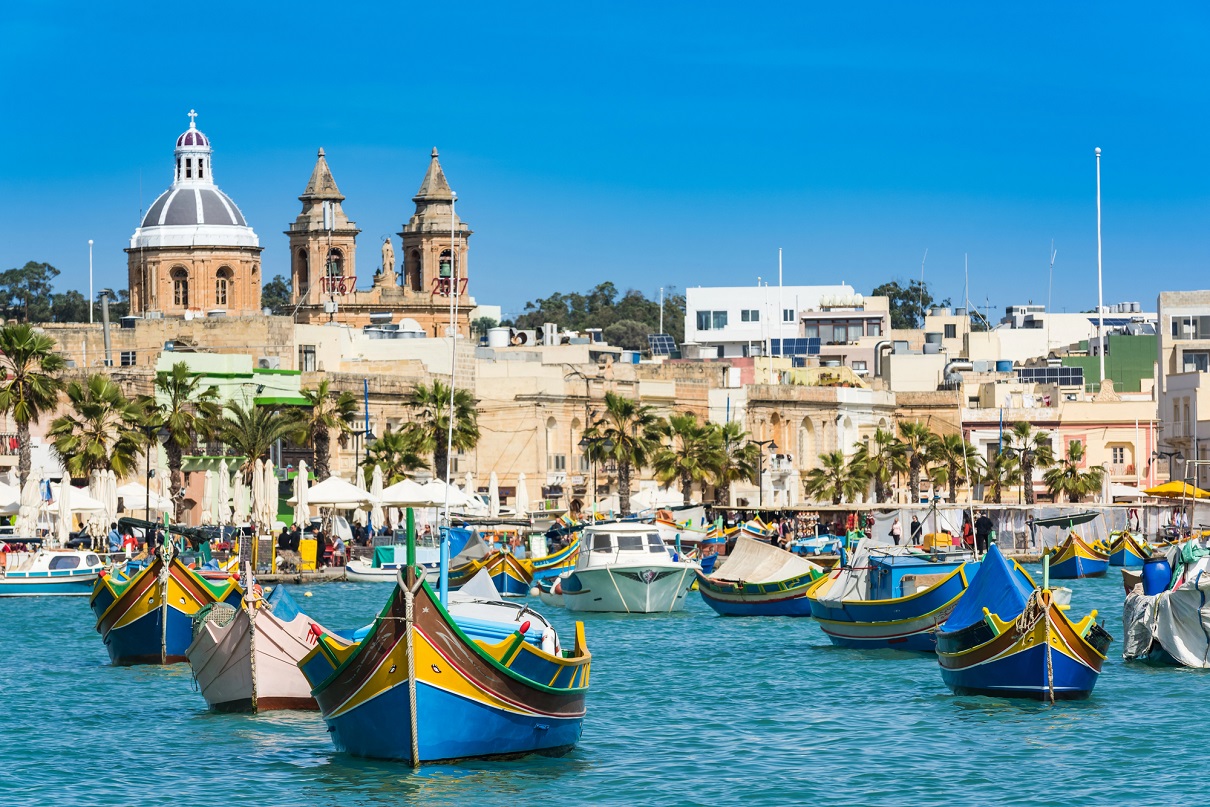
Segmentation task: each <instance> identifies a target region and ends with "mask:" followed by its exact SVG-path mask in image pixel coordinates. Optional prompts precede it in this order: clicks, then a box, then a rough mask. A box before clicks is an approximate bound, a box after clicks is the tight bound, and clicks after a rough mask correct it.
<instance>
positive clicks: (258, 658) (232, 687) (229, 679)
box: [185, 586, 337, 712]
mask: <svg viewBox="0 0 1210 807" xmlns="http://www.w3.org/2000/svg"><path fill="white" fill-rule="evenodd" d="M252 591H253V595H252V596H251V597H247V598H245V599H244V600H243V601H242V602H241V603H240V605H239V607H233V606H231V605H230V604H228V603H225V602H216V603H211V604H210V605H207V606H204V607H203V608H201V609H199V610H198V612H197V613H196V614H194V615H193V643H192V644H190V645H189V648H188V649H187V650H186V651H185V657H186V658H187V659H188V661H189V666H190V667H192V669H193V680H194V681H195V682H197V685H198V689H200V690H201V693H202V697H204V698H205V699H206V703H207V705H209V706H210V708H211V709H213V710H215V711H216V712H265V711H270V710H274V709H316V708H318V707H317V706H316V705H315V698H314V697H312V696H311V685H310V684H309V683H308V682H307V679H306V678H305V677H304V676H303V674H302V671H301V670H299V669H298V662H299V661H300V660H301V659H302V658H303V656H305V655H306V654H307V653H309V652H310V651H311V649H312V648H313V647H314V646H315V639H316V636H317V635H318V634H319V633H320V632H322V628H319V629H316V628H313V627H312V626H313V624H314V623H313V622H312V621H311V619H310V618H309V617H308V616H307V615H306V614H304V613H302V612H301V611H300V610H299V609H298V604H297V603H296V602H295V601H294V598H293V597H291V596H290V595H289V594H288V593H287V592H286V588H285V586H277V587H276V588H274V589H273V593H272V594H270V595H269V597H268V598H267V599H262V598H261V597H260V587H259V586H253V587H252ZM336 641H337V639H336V638H333V642H336Z"/></svg>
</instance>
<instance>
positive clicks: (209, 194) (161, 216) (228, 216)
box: [130, 110, 260, 249]
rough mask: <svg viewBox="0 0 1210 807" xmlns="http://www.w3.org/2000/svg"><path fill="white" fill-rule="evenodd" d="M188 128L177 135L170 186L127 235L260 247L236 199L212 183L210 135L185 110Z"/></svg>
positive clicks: (151, 243) (183, 243)
mask: <svg viewBox="0 0 1210 807" xmlns="http://www.w3.org/2000/svg"><path fill="white" fill-rule="evenodd" d="M189 117H190V121H189V128H188V129H187V130H186V131H185V132H184V133H183V134H182V135H181V136H180V137H178V138H177V139H176V150H175V155H174V156H175V169H174V173H173V182H172V186H171V187H170V188H168V190H166V191H164V192H163V193H162V194H160V196H159V198H157V199H156V200H155V201H154V202H153V203H152V205H151V207H150V208H148V210H147V214H146V215H145V216H143V221H142V222H141V224H140V225H139V229H137V230H135V233H134V236H133V237H131V239H130V246H131V248H132V249H139V248H150V247H259V246H260V239H258V238H257V236H256V233H255V232H253V230H252V228H251V227H249V226H248V222H247V221H246V220H245V219H244V214H243V213H241V212H240V210H239V208H238V207H236V204H235V202H233V201H232V200H231V197H229V196H228V195H227V194H225V193H223V192H222V191H221V190H219V188H218V186H217V185H215V184H214V178H213V173H212V165H211V156H212V151H211V148H210V139H209V138H207V137H206V135H205V134H203V133H202V132H201V131H199V130H198V128H197V126H196V125H195V123H194V121H193V118H195V117H197V113H196V112H194V111H193V110H190V111H189Z"/></svg>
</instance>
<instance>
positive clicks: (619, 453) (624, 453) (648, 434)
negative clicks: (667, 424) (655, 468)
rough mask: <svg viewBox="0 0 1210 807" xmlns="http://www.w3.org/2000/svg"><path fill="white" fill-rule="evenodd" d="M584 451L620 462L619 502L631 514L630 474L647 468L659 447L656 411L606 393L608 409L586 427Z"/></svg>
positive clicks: (596, 459) (591, 456) (594, 457)
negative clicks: (586, 443)
mask: <svg viewBox="0 0 1210 807" xmlns="http://www.w3.org/2000/svg"><path fill="white" fill-rule="evenodd" d="M584 436H585V438H587V440H588V446H587V448H586V450H585V453H586V454H587V455H588V458H589V459H590V460H592V461H593V462H601V461H607V460H613V461H614V462H616V463H617V465H618V505H619V508H620V509H621V511H622V515H624V516H627V515H630V476H631V474H632V473H633V472H634V471H635V470H636V469H639V468H645V467H647V466H648V465H649V464H650V463H651V460H652V459H653V458H654V457H655V455H656V453H657V452H658V451H659V450H660V446H661V444H662V439H661V438H662V435H661V434H660V420H659V418H658V417H656V415H655V410H654V409H653V408H652V407H650V406H646V405H644V404H640V403H638V402H637V401H634V400H632V399H630V398H626V397H623V396H621V395H618V394H617V393H614V392H606V393H605V409H604V411H603V412H602V414H601V416H600V417H599V418H597V419H596V420H595V421H593V422H592V423H591V424H590V425H589V427H588V428H587V429H585V430H584Z"/></svg>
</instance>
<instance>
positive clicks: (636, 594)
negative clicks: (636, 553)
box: [561, 564, 695, 614]
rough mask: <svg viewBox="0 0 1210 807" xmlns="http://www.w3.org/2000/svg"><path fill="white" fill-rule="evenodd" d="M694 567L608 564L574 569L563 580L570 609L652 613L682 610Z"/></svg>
mask: <svg viewBox="0 0 1210 807" xmlns="http://www.w3.org/2000/svg"><path fill="white" fill-rule="evenodd" d="M694 579H695V578H694V572H693V567H692V566H689V565H687V564H686V565H684V566H681V567H670V566H609V567H603V568H598V569H584V570H581V571H577V572H573V573H572V574H570V575H569V576H567V577H565V578H563V579H562V580H561V585H562V589H563V605H564V606H566V607H567V609H568V610H569V611H585V612H604V613H626V614H652V613H667V612H670V611H681V610H684V608H685V596H686V595H687V594H688V593H689V586H690V584H691V583H692V582H693V581H694Z"/></svg>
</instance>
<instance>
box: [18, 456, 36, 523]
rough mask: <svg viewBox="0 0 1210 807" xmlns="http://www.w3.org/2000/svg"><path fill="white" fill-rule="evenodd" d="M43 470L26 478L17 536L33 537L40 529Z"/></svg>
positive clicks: (22, 492) (22, 491) (22, 490)
mask: <svg viewBox="0 0 1210 807" xmlns="http://www.w3.org/2000/svg"><path fill="white" fill-rule="evenodd" d="M41 485H42V469H41V468H39V469H38V470H37V471H36V472H32V473H30V474H29V476H27V477H26V478H25V487H23V488H22V489H21V509H20V512H19V514H18V516H17V534H18V535H21V536H25V537H32V536H33V535H34V533H35V532H36V531H37V529H38V508H39V507H40V506H41V505H42V491H41V490H40V488H41Z"/></svg>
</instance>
